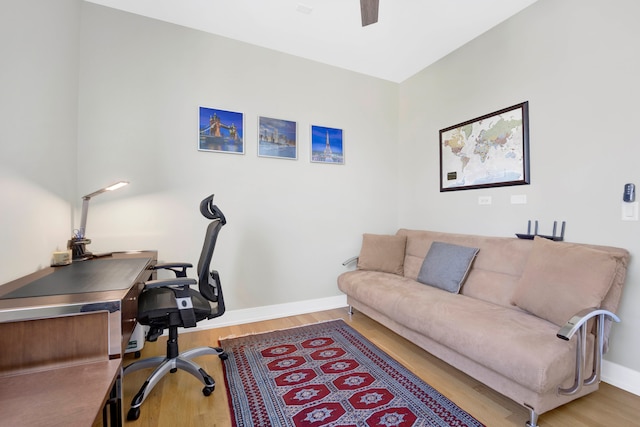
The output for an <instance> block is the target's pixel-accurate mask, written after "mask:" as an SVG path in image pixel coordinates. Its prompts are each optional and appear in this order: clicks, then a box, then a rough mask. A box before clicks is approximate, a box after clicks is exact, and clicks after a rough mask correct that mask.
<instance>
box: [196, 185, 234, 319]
mask: <svg viewBox="0 0 640 427" xmlns="http://www.w3.org/2000/svg"><path fill="white" fill-rule="evenodd" d="M200 213H202V215H203V216H204V217H205V218H208V219H211V220H212V221H211V223H210V224H209V226H208V227H207V233H206V235H205V238H204V243H203V245H202V251H201V252H200V259H199V260H198V291H199V292H200V293H201V294H202V296H204V297H205V298H206V299H208V300H209V301H213V302H217V303H218V309H219V310H220V309H222V310H224V302H223V300H222V289H221V288H220V282H219V279H218V277H217V272H213V271H210V268H211V259H212V257H213V250H214V249H215V246H216V240H217V239H218V233H219V232H220V229H221V228H222V226H223V225H225V224H226V223H227V220H226V218H225V217H224V214H223V213H222V211H220V209H219V208H218V207H217V206H216V205H214V204H213V194H212V195H210V196H209V197H207V198H205V199H204V200H203V201H202V202H200ZM212 281H213V283H212Z"/></svg>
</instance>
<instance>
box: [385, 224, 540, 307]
mask: <svg viewBox="0 0 640 427" xmlns="http://www.w3.org/2000/svg"><path fill="white" fill-rule="evenodd" d="M397 234H398V235H402V236H406V237H407V247H406V251H405V258H404V276H405V277H408V278H411V279H414V280H416V279H417V277H418V274H419V272H420V267H421V266H422V263H423V260H424V258H425V256H426V255H427V252H428V251H429V249H430V247H431V244H432V243H433V242H446V243H451V244H454V245H460V246H467V247H473V248H479V251H478V254H477V256H476V258H475V260H474V262H473V264H472V266H471V269H470V270H469V273H468V275H467V278H466V279H465V281H464V284H463V285H462V288H461V289H460V293H461V294H463V295H466V296H470V297H473V298H477V299H481V300H483V301H487V302H491V303H494V304H499V305H502V306H505V307H509V308H515V307H514V306H513V305H512V304H511V299H512V296H513V292H514V290H515V287H516V285H517V283H518V280H519V279H520V276H521V275H522V272H523V271H524V266H525V265H526V262H527V257H528V256H529V252H530V250H531V241H530V240H521V239H516V238H508V237H487V236H475V235H470V234H455V233H442V232H436V231H424V230H407V229H400V230H398V233H397Z"/></svg>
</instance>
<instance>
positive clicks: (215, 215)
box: [123, 195, 227, 421]
mask: <svg viewBox="0 0 640 427" xmlns="http://www.w3.org/2000/svg"><path fill="white" fill-rule="evenodd" d="M200 212H201V213H202V215H203V216H205V217H206V218H208V219H211V220H212V221H211V223H210V224H209V226H208V227H207V232H206V235H205V239H204V244H203V246H202V252H201V253H200V259H199V261H198V266H197V270H198V281H196V280H195V279H191V278H188V277H187V273H186V271H187V269H188V268H191V267H193V266H192V265H191V264H189V263H163V264H156V265H155V267H154V269H156V270H170V271H172V272H174V273H175V278H168V279H159V280H150V281H148V282H146V283H145V284H144V289H143V291H142V293H141V294H140V296H139V298H138V322H139V323H140V324H142V325H147V326H149V332H148V334H147V341H156V340H157V339H158V337H159V336H160V335H161V334H162V333H163V331H164V330H165V329H168V332H169V337H168V339H167V354H166V356H164V357H162V356H159V357H152V358H149V359H144V360H138V361H136V362H133V363H131V364H130V365H128V366H127V367H125V368H124V370H123V374H124V375H125V376H126V375H127V374H129V373H131V372H135V371H138V370H141V369H147V368H154V370H153V372H152V373H151V375H150V376H149V377H148V378H147V380H146V381H145V382H144V384H142V387H140V390H139V391H138V393H137V394H136V395H135V397H134V398H133V400H132V402H131V409H130V410H129V412H128V413H127V420H129V421H133V420H137V419H138V417H139V416H140V407H141V406H142V403H143V402H144V401H145V399H146V398H147V397H148V396H149V394H150V393H151V390H153V388H154V387H155V386H156V385H157V384H158V382H159V381H160V380H161V379H162V378H163V377H164V376H165V375H166V374H168V373H175V372H177V371H178V370H183V371H186V372H188V373H190V374H191V375H193V376H194V377H196V378H197V379H198V380H199V381H200V382H201V383H202V384H203V385H204V388H203V389H202V394H204V395H205V396H209V395H211V393H213V390H214V389H215V384H216V383H215V381H214V379H213V378H212V377H211V376H210V375H209V374H207V373H206V372H205V370H204V369H202V368H201V367H200V365H198V364H197V363H195V362H194V361H193V360H191V359H193V358H195V357H199V356H205V355H214V356H218V357H219V358H220V359H221V360H226V359H227V354H226V353H225V352H224V350H223V349H222V348H219V347H200V348H195V349H192V350H188V351H185V352H183V353H180V351H179V349H178V328H180V327H181V328H193V327H195V326H196V324H197V322H199V321H201V320H204V319H213V318H214V317H218V316H221V315H222V314H223V313H224V312H225V305H224V298H223V295H222V285H221V284H220V276H219V275H218V272H217V271H215V270H212V271H209V268H210V264H211V258H212V254H213V249H214V247H215V243H216V240H217V236H218V232H219V231H220V228H221V227H222V226H223V225H225V224H226V219H225V217H224V215H223V214H222V212H221V211H220V210H219V209H218V207H217V206H215V205H214V204H213V195H211V196H209V197H207V198H206V199H204V200H203V201H202V202H201V203H200ZM195 284H197V285H198V290H195V289H192V288H191V286H192V285H195ZM212 303H213V304H212Z"/></svg>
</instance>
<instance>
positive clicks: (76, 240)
mask: <svg viewBox="0 0 640 427" xmlns="http://www.w3.org/2000/svg"><path fill="white" fill-rule="evenodd" d="M127 184H129V183H128V182H127V181H120V182H116V183H115V184H111V185H110V186H108V187H105V188H101V189H99V190H97V191H94V192H93V193H90V194H87V195H86V196H83V197H82V216H81V217H80V228H79V229H77V230H76V232H75V234H74V235H73V237H71V240H69V241H68V242H67V249H71V252H72V258H73V260H74V261H83V260H86V259H89V258H91V257H92V256H93V254H92V253H91V252H87V250H86V245H88V244H89V243H91V240H89V239H87V238H86V237H85V234H84V233H85V229H86V228H87V213H88V212H89V200H91V198H92V197H94V196H97V195H98V194H102V193H104V192H106V191H113V190H117V189H118V188H122V187H124V186H125V185H127Z"/></svg>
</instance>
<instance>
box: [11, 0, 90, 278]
mask: <svg viewBox="0 0 640 427" xmlns="http://www.w3.org/2000/svg"><path fill="white" fill-rule="evenodd" d="M79 16H80V2H79V0H60V1H56V2H44V1H37V0H3V1H2V2H1V3H0V40H1V42H0V58H2V65H1V66H0V123H1V126H0V219H1V222H0V236H1V237H0V259H2V268H1V269H0V283H5V282H7V281H10V280H13V279H16V278H18V277H20V276H23V275H25V274H28V273H31V272H33V271H35V270H38V269H40V268H42V267H46V266H48V265H49V263H50V260H51V253H52V252H53V251H54V250H56V249H65V246H66V241H67V239H69V237H71V200H72V199H73V195H74V191H75V178H76V177H75V167H76V131H77V128H76V124H77V108H76V107H77V97H78V90H77V83H78V78H77V76H78V32H79Z"/></svg>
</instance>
